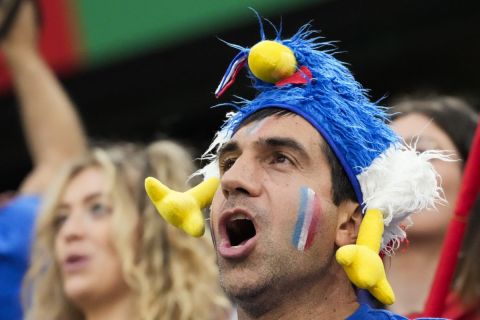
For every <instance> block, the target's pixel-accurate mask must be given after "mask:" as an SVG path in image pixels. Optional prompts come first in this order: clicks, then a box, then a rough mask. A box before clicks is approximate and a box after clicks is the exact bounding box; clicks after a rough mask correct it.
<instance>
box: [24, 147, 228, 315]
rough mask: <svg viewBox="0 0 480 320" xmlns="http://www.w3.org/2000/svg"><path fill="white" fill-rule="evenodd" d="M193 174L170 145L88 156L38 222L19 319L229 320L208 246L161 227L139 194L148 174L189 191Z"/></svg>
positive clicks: (59, 185) (183, 155)
mask: <svg viewBox="0 0 480 320" xmlns="http://www.w3.org/2000/svg"><path fill="white" fill-rule="evenodd" d="M192 170H193V168H192V160H191V158H190V156H189V154H188V153H187V152H186V151H185V150H184V149H183V148H181V147H179V146H178V145H176V144H174V143H172V142H167V141H163V142H157V143H155V144H153V145H151V146H150V147H149V148H147V149H146V151H143V152H142V151H140V149H138V148H136V147H134V146H132V145H129V146H128V145H127V146H122V147H117V148H115V149H112V150H109V151H102V150H95V151H93V152H91V153H90V154H89V155H88V156H86V157H84V158H83V159H81V160H79V161H78V162H76V163H74V164H73V165H71V166H70V167H69V168H68V170H66V172H65V173H64V174H63V175H62V177H61V179H59V180H58V182H57V183H56V185H55V186H54V187H53V188H52V190H51V191H50V193H49V195H48V196H47V198H46V200H45V206H44V210H43V213H42V214H41V215H40V218H39V221H38V223H37V231H36V239H35V244H34V249H33V256H32V265H31V267H30V269H29V271H28V273H27V276H26V278H25V283H24V285H25V286H24V289H25V290H24V298H25V306H26V319H52V320H56V319H58V320H60V319H88V320H95V319H118V320H121V319H195V320H197V319H200V320H201V319H224V318H226V317H227V316H228V302H227V300H226V299H225V298H224V296H223V294H222V293H221V289H220V287H219V285H218V281H217V269H216V266H215V258H214V252H213V249H212V246H211V243H209V240H207V238H203V239H194V238H192V237H190V236H188V235H186V234H184V233H183V232H182V231H179V230H178V229H175V228H172V227H170V226H168V225H167V224H165V223H164V222H163V219H161V218H160V217H159V216H158V215H157V213H155V211H154V208H153V207H152V206H151V205H150V203H149V201H147V199H146V194H145V192H144V189H143V179H144V177H146V176H149V175H152V176H156V177H159V179H161V180H162V181H165V182H166V183H167V184H168V185H169V186H172V188H175V189H186V188H187V186H186V184H185V181H186V180H187V177H188V175H189V174H190V173H191V172H192Z"/></svg>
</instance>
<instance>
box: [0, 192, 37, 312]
mask: <svg viewBox="0 0 480 320" xmlns="http://www.w3.org/2000/svg"><path fill="white" fill-rule="evenodd" d="M39 206H40V198H39V197H38V196H32V195H19V196H17V197H16V198H14V199H13V200H11V201H10V202H9V203H7V204H6V205H5V206H3V207H0V319H2V320H3V319H8V320H17V319H22V308H21V302H20V301H21V300H20V291H21V286H22V279H23V276H24V274H25V272H26V270H27V268H28V261H29V254H30V244H31V241H32V237H33V229H34V224H35V217H36V214H37V211H38V207H39Z"/></svg>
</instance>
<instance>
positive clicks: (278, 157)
mask: <svg viewBox="0 0 480 320" xmlns="http://www.w3.org/2000/svg"><path fill="white" fill-rule="evenodd" d="M275 163H292V161H291V160H290V158H288V157H287V156H286V155H284V154H283V153H275V154H274V155H273V158H272V164H275Z"/></svg>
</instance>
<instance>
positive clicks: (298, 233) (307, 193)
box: [292, 187, 321, 251]
mask: <svg viewBox="0 0 480 320" xmlns="http://www.w3.org/2000/svg"><path fill="white" fill-rule="evenodd" d="M320 213H321V208H320V203H319V200H318V197H317V195H316V194H315V192H314V191H313V190H312V189H310V188H307V187H302V188H301V189H300V205H299V208H298V213H297V223H296V224H295V228H294V230H293V236H292V244H293V245H294V246H295V248H297V250H300V251H305V250H307V249H308V248H310V246H311V245H312V243H313V239H314V237H315V233H316V229H317V224H318V220H319V217H320Z"/></svg>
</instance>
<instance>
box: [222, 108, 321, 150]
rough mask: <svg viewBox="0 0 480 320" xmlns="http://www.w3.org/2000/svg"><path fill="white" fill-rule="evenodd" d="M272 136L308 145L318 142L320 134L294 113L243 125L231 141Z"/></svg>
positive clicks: (269, 117) (271, 116) (272, 116)
mask: <svg viewBox="0 0 480 320" xmlns="http://www.w3.org/2000/svg"><path fill="white" fill-rule="evenodd" d="M270 135H275V136H281V137H289V138H293V139H296V140H301V141H304V142H305V143H307V141H308V140H311V139H315V141H316V142H318V139H317V137H318V136H319V133H318V131H317V130H316V129H315V128H314V127H313V126H312V125H311V124H310V123H309V122H308V121H307V120H305V119H303V118H302V117H301V116H299V115H296V114H294V113H291V114H284V115H275V114H274V115H270V116H267V117H264V118H262V119H257V120H254V121H252V122H249V123H247V124H245V125H241V126H240V129H238V131H237V132H235V133H234V134H233V136H232V138H231V139H230V141H239V140H243V139H245V138H248V139H249V140H250V139H256V138H262V137H264V136H270Z"/></svg>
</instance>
